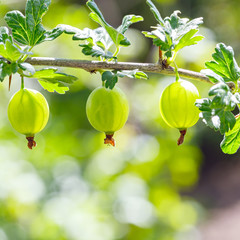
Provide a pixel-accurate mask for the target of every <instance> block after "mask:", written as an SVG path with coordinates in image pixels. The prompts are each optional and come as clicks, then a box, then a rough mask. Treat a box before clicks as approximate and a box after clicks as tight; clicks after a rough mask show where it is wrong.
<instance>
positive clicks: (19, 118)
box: [0, 0, 240, 154]
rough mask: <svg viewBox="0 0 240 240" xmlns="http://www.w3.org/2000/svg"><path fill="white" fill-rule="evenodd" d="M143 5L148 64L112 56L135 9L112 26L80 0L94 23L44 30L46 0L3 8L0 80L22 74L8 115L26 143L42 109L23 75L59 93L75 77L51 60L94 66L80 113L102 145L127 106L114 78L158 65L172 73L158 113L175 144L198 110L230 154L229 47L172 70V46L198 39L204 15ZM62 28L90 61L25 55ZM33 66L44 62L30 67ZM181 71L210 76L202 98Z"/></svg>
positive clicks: (232, 66)
mask: <svg viewBox="0 0 240 240" xmlns="http://www.w3.org/2000/svg"><path fill="white" fill-rule="evenodd" d="M146 4H147V5H148V7H149V8H150V11H151V12H152V13H153V15H154V17H155V19H156V21H157V25H156V26H155V27H152V30H151V31H143V32H142V33H143V34H144V35H145V37H147V38H151V39H152V42H153V44H154V45H155V46H157V48H158V50H159V60H158V62H157V63H155V64H136V63H119V62H118V56H119V53H120V50H121V48H122V47H124V48H125V47H128V46H129V45H130V44H131V43H130V42H129V40H128V39H127V37H126V36H125V33H126V31H127V30H128V28H129V27H130V26H131V25H132V24H134V23H138V22H140V21H143V20H144V19H143V17H141V16H137V15H134V14H131V15H126V16H125V17H124V18H123V20H122V24H121V25H120V26H119V27H117V28H114V27H112V26H111V25H110V24H109V23H107V22H106V20H105V18H104V16H103V14H102V13H101V11H100V9H99V8H98V6H97V4H96V3H95V2H94V0H88V1H87V3H86V5H87V7H88V8H89V10H90V14H89V17H90V18H91V19H92V20H93V21H95V22H96V23H98V24H99V25H100V27H98V28H96V29H89V28H84V29H78V28H76V27H73V26H70V25H65V24H59V25H57V26H56V27H55V28H53V29H51V30H46V29H45V28H44V26H43V25H42V17H43V16H44V15H45V14H46V13H47V11H48V8H49V6H50V0H27V3H26V8H25V15H24V14H22V13H21V12H20V11H17V10H14V11H10V12H8V13H7V14H6V15H5V21H6V24H7V25H8V28H7V27H5V26H2V27H0V55H1V57H0V81H1V82H2V81H4V80H5V79H8V81H9V89H10V87H11V82H12V76H13V75H17V76H19V78H20V80H21V89H20V90H19V91H18V92H17V93H16V94H15V95H14V96H13V97H12V98H11V100H10V103H9V106H8V116H9V120H10V123H11V124H12V126H13V128H15V129H16V130H17V131H18V132H20V133H22V134H24V135H26V138H27V140H28V147H29V148H30V149H31V148H32V147H34V146H36V142H35V140H34V136H35V134H36V133H38V132H40V131H41V130H42V129H43V128H44V127H45V125H46V124H47V121H48V117H49V109H48V104H47V101H46V99H45V98H44V96H43V95H42V94H40V93H39V92H37V91H36V90H32V89H26V88H25V87H24V81H25V78H31V79H37V81H38V82H39V84H40V85H41V86H42V87H43V88H44V89H45V90H47V91H48V92H51V93H52V92H57V93H59V94H64V93H65V92H66V91H68V90H69V84H72V83H73V82H75V81H76V80H77V78H76V77H75V76H72V75H70V74H66V73H62V72H59V71H58V69H57V68H55V67H54V66H65V67H80V68H84V69H85V70H87V71H89V72H90V73H96V72H99V73H100V75H101V83H100V85H101V86H99V87H98V88H96V89H95V90H94V91H93V92H92V93H91V94H90V96H89V98H88V100H87V103H86V104H87V105H86V114H87V117H88V120H89V122H90V123H91V125H92V126H93V127H94V128H95V129H97V130H98V131H101V132H104V133H105V134H106V138H105V140H104V142H105V143H106V144H111V145H113V146H115V142H114V139H113V134H114V132H116V131H118V130H119V129H120V128H122V127H123V126H124V124H125V122H126V121H127V118H128V113H129V106H128V100H127V97H126V95H125V94H124V93H123V91H122V90H121V89H120V88H118V87H117V86H116V84H117V83H118V80H119V78H123V77H128V78H136V79H140V78H143V79H148V76H147V74H146V73H145V72H158V73H162V74H170V75H173V76H175V79H176V81H175V82H174V83H172V84H170V85H169V86H167V87H166V89H165V90H164V91H163V93H162V95H161V97H160V103H159V106H160V113H161V115H162V118H163V120H164V121H165V122H166V123H167V124H168V125H169V126H170V127H173V128H176V129H178V130H179V131H180V138H179V139H178V141H177V143H178V145H180V144H182V143H183V140H184V135H185V134H186V130H187V128H189V127H191V126H193V125H195V124H196V123H197V121H198V119H199V117H200V118H202V120H203V122H204V123H205V124H206V125H207V126H209V127H210V128H213V129H214V130H215V131H219V132H220V133H221V134H222V135H224V137H223V141H222V142H221V144H220V146H221V149H222V151H223V152H224V153H228V154H233V153H235V152H236V151H237V150H238V148H239V146H240V117H239V115H236V116H235V115H234V114H233V110H235V109H236V108H238V107H239V106H240V95H239V87H238V79H239V77H240V68H239V66H238V65H237V62H236V60H235V58H234V52H233V49H232V48H231V47H230V46H226V45H225V44H224V43H219V44H217V46H216V49H215V52H214V53H213V54H212V57H213V60H212V61H210V62H206V63H205V66H206V69H204V70H202V72H201V73H195V72H192V71H187V70H186V71H184V70H180V69H178V67H177V65H176V61H175V60H176V57H177V55H178V53H179V51H180V50H181V49H183V48H185V47H188V46H191V45H195V44H197V43H198V42H199V41H201V40H202V39H203V38H204V37H203V36H201V35H199V34H198V31H199V26H200V25H201V24H202V23H203V19H202V18H201V17H200V18H196V19H193V20H189V19H188V18H181V17H179V15H180V12H179V11H174V12H173V13H172V14H171V16H169V17H165V18H164V19H163V18H162V16H161V14H160V12H159V11H158V9H157V8H156V6H155V5H154V4H153V2H152V1H151V0H146ZM62 34H68V35H71V37H72V40H73V41H77V42H78V43H79V47H80V48H81V49H82V53H83V54H84V55H86V56H91V57H93V58H94V60H95V61H81V60H79V61H77V60H76V61H74V60H71V59H69V61H65V60H61V59H51V61H50V60H49V59H48V60H49V61H48V60H46V59H45V60H46V61H44V58H34V57H32V55H33V49H34V47H35V46H36V45H39V44H42V43H43V42H46V41H53V40H55V39H56V38H58V37H59V36H60V35H62ZM96 60H97V61H96ZM34 65H48V67H44V68H42V69H40V70H35V68H34ZM181 78H188V79H192V80H202V81H205V82H206V84H209V83H212V84H213V86H212V87H211V88H210V90H209V98H203V99H201V98H200V94H199V92H198V90H197V88H196V87H195V86H194V85H193V84H192V83H190V82H188V81H186V80H182V79H181Z"/></svg>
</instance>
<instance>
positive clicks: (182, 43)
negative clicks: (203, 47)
mask: <svg viewBox="0 0 240 240" xmlns="http://www.w3.org/2000/svg"><path fill="white" fill-rule="evenodd" d="M197 32H198V29H191V30H190V31H189V32H187V33H186V34H185V35H183V36H182V37H181V38H180V40H179V42H178V43H177V44H176V46H175V50H174V51H176V52H177V51H179V50H180V49H182V48H184V47H186V46H191V45H195V44H197V43H198V42H199V41H201V40H202V39H203V38H204V37H203V36H194V35H195V34H196V33H197Z"/></svg>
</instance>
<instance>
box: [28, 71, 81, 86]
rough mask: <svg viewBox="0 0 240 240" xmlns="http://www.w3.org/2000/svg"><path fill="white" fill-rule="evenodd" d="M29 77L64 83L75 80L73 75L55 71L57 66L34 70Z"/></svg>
mask: <svg viewBox="0 0 240 240" xmlns="http://www.w3.org/2000/svg"><path fill="white" fill-rule="evenodd" d="M31 77H33V78H37V79H44V80H49V81H51V80H57V81H60V82H64V83H73V82H74V81H76V80H77V78H76V77H75V76H72V75H69V74H66V73H60V72H57V68H43V69H41V70H38V71H36V72H35V73H34V74H33V75H32V76H31Z"/></svg>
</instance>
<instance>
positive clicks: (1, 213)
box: [0, 0, 240, 240]
mask: <svg viewBox="0 0 240 240" xmlns="http://www.w3.org/2000/svg"><path fill="white" fill-rule="evenodd" d="M85 2H86V1H82V0H68V1H64V0H52V4H51V6H50V9H49V12H48V13H47V15H46V16H45V17H44V20H43V24H44V26H45V27H46V28H49V29H51V28H53V27H55V26H56V25H57V24H60V23H63V24H69V25H72V26H75V27H78V28H80V29H83V28H84V27H90V28H96V27H98V26H97V25H96V24H95V23H94V22H93V21H92V20H90V19H89V17H88V14H89V11H88V9H87V8H86V7H85ZM95 2H96V3H97V4H98V5H99V8H100V9H101V10H102V12H103V14H104V16H105V18H106V20H107V21H108V22H109V23H110V24H112V25H113V26H114V27H117V26H118V25H120V23H121V20H122V17H123V16H124V15H126V14H131V13H132V14H138V15H142V16H143V17H144V19H145V20H144V22H141V23H138V24H136V25H133V27H134V29H133V28H131V29H130V30H128V32H127V37H128V38H129V39H130V41H131V43H132V45H131V47H128V48H127V49H123V48H122V49H121V53H120V57H119V61H136V62H156V61H157V49H156V48H155V47H154V46H152V42H151V41H150V40H149V39H146V38H144V36H143V35H142V34H141V31H143V30H145V31H147V30H150V26H154V25H156V21H155V20H154V18H153V16H152V13H151V12H150V11H149V7H148V6H147V5H146V3H145V0H131V1H129V0H95ZM153 2H154V3H155V4H156V5H157V7H158V9H159V10H160V12H161V14H162V16H164V17H165V16H168V15H170V14H171V13H172V12H173V11H174V10H176V9H179V10H180V11H181V12H182V17H188V18H195V17H200V16H203V17H204V22H205V23H204V25H203V26H202V27H201V30H200V32H201V34H203V35H204V36H205V39H204V40H203V41H202V42H201V43H200V44H198V45H197V46H194V47H188V48H186V49H185V50H183V51H182V52H181V54H179V56H178V59H177V64H178V66H179V67H181V68H187V69H191V70H195V71H200V70H201V69H203V68H204V62H205V61H207V60H210V59H211V54H212V53H213V51H214V47H215V45H216V43H217V42H224V43H225V44H227V45H231V46H232V47H233V48H234V50H235V54H236V58H237V59H238V60H240V59H239V57H240V46H239V40H240V35H239V32H240V29H239V28H240V25H239V24H238V23H239V20H240V19H239V18H240V16H239V10H240V4H239V1H238V0H210V1H209V0H155V1H153ZM24 7H25V0H24V1H22V0H0V25H1V26H2V25H5V22H4V19H3V17H4V15H5V14H6V12H7V11H10V10H15V9H18V10H21V11H22V12H23V11H24ZM34 54H35V56H49V57H63V58H73V59H87V58H86V57H85V56H84V55H83V54H82V53H81V48H80V47H78V42H73V41H72V40H71V37H70V36H69V35H62V36H61V37H59V38H58V39H57V40H55V41H54V42H46V43H43V44H41V45H40V46H38V47H36V48H35V49H34ZM88 59H89V58H88ZM61 70H63V71H65V72H67V73H69V74H72V75H75V76H77V77H78V79H79V80H78V81H77V82H76V83H75V84H74V85H72V86H71V87H70V91H69V92H68V93H66V94H65V95H59V94H56V93H54V94H51V93H48V92H46V91H43V90H42V89H41V86H39V85H38V83H37V81H36V80H26V83H25V84H26V86H27V87H29V88H34V89H37V90H40V91H42V93H43V94H44V95H45V97H46V98H47V100H48V102H49V106H50V111H51V116H50V121H49V123H48V125H47V127H46V128H45V130H44V131H42V132H41V133H40V134H38V135H37V136H36V141H37V144H38V146H37V147H36V148H35V149H34V150H32V151H30V150H29V149H28V148H27V146H26V144H27V143H26V140H25V138H24V136H22V135H20V134H18V133H17V132H16V131H15V130H14V129H12V127H11V126H10V123H9V121H8V118H7V105H8V101H9V99H10V97H11V96H12V95H13V94H14V92H16V91H17V90H18V89H19V88H20V79H19V78H18V77H17V76H14V79H13V83H12V88H11V91H10V92H8V86H7V84H8V83H7V81H5V82H4V83H3V84H1V85H0V94H1V102H0V112H1V115H0V120H1V121H0V240H115V239H116V240H117V239H119V240H136V239H137V240H201V239H203V240H206V239H211V240H215V239H218V240H220V239H228V240H235V239H240V237H238V238H231V235H229V234H231V233H228V234H227V236H228V237H229V236H230V237H229V238H228V237H226V238H224V234H225V233H226V232H227V231H228V230H229V229H228V230H226V229H225V231H224V233H222V234H221V237H223V238H219V237H216V235H211V234H210V233H209V229H208V228H206V225H208V226H211V225H209V224H208V223H209V218H210V217H213V219H214V216H215V215H214V211H216V209H217V210H218V211H220V212H221V209H222V208H225V209H226V208H231V206H233V205H234V204H236V203H237V202H238V200H239V195H240V194H238V185H239V184H238V183H239V181H240V177H239V176H238V175H239V174H238V172H237V170H236V169H239V168H237V167H239V163H238V162H239V161H238V160H239V159H238V157H237V154H236V155H234V156H227V155H224V154H223V153H221V150H220V148H219V143H220V141H221V136H220V135H219V134H218V133H215V132H214V131H213V130H211V129H209V128H207V127H206V126H205V125H204V124H203V123H202V122H201V120H200V121H199V123H198V124H197V125H196V126H195V127H192V128H191V129H189V130H188V133H187V135H186V139H185V143H184V144H183V145H182V146H180V147H178V146H177V144H176V140H177V138H178V135H179V133H178V131H177V130H175V129H170V128H169V127H167V126H166V125H165V124H164V122H163V120H162V119H161V117H160V113H159V107H158V102H159V96H160V94H161V92H162V91H163V89H164V88H165V87H166V86H167V85H168V84H169V83H171V82H173V81H174V78H173V77H166V76H163V75H157V74H149V77H150V78H149V80H147V81H146V80H133V79H123V80H120V82H119V84H118V85H119V86H120V87H121V88H122V89H123V90H124V91H125V92H126V94H127V96H128V99H129V103H130V109H131V110H130V117H129V120H128V122H127V124H126V125H125V127H124V128H123V129H121V130H120V131H119V132H117V133H116V135H115V140H116V147H115V148H112V147H108V146H104V144H103V138H104V134H102V133H99V132H97V131H95V130H94V129H93V128H92V127H91V126H90V124H89V122H88V120H87V117H86V113H85V104H86V100H87V98H88V96H89V94H90V92H91V91H92V90H93V89H94V88H95V87H97V86H100V85H101V78H100V75H99V74H98V73H97V74H92V75H91V74H89V73H88V72H86V71H84V70H81V69H61ZM193 83H194V84H195V85H196V86H197V87H198V89H199V91H200V92H201V95H202V97H205V96H207V92H208V89H209V87H210V85H208V84H206V83H200V82H193ZM234 170H235V172H233V171H234ZM226 171H227V174H225V172H226ZM229 176H235V177H232V178H229ZM213 210H214V211H213ZM224 216H225V215H224ZM224 219H229V218H227V217H225V218H224ZM214 226H216V221H215V225H214ZM214 226H213V228H214ZM217 228H218V225H217ZM217 228H216V229H217ZM222 230H223V229H222ZM211 231H212V229H211ZM211 231H210V232H211ZM218 231H220V232H221V230H219V229H218ZM211 236H215V237H211Z"/></svg>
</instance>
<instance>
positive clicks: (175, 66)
mask: <svg viewBox="0 0 240 240" xmlns="http://www.w3.org/2000/svg"><path fill="white" fill-rule="evenodd" d="M173 64H174V71H175V73H176V81H178V80H179V73H178V67H177V64H176V62H175V61H174V62H173Z"/></svg>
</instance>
